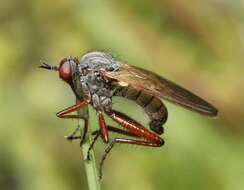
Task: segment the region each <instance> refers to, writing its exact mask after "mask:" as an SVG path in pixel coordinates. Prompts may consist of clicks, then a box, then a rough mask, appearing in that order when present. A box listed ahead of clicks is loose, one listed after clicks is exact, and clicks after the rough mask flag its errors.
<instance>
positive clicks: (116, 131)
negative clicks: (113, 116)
mask: <svg viewBox="0 0 244 190" xmlns="http://www.w3.org/2000/svg"><path fill="white" fill-rule="evenodd" d="M107 128H108V131H111V132H115V133H118V134H122V135H127V136H131V137H138V136H136V135H135V134H133V133H130V132H129V131H125V130H122V129H119V128H115V127H112V126H107ZM92 135H95V137H94V138H93V140H92V143H91V145H90V147H89V148H88V151H87V158H86V159H87V160H89V159H90V151H91V149H92V148H93V146H94V144H95V142H96V141H97V139H98V137H99V135H101V133H100V130H96V131H93V132H92Z"/></svg>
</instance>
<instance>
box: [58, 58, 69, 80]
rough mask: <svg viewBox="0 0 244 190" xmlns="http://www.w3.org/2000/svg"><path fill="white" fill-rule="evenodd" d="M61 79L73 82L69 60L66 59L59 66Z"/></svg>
mask: <svg viewBox="0 0 244 190" xmlns="http://www.w3.org/2000/svg"><path fill="white" fill-rule="evenodd" d="M59 77H60V78H61V79H63V80H64V81H66V82H71V81H72V69H71V64H70V62H69V60H68V59H67V58H64V59H63V60H62V61H61V62H60V65H59Z"/></svg>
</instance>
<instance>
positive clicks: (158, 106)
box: [114, 87, 168, 134]
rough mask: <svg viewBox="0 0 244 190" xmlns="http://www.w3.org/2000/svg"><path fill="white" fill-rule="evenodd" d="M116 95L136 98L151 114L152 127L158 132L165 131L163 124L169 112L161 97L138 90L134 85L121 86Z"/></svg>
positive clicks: (131, 98) (148, 113) (150, 124)
mask: <svg viewBox="0 0 244 190" xmlns="http://www.w3.org/2000/svg"><path fill="white" fill-rule="evenodd" d="M114 95H115V96H122V97H125V98H127V99H130V100H134V101H135V102H136V103H137V104H138V105H140V106H141V107H142V108H143V109H144V110H145V112H146V113H147V115H148V116H149V118H150V120H151V121H150V123H149V126H150V129H151V130H152V131H154V132H155V133H157V134H162V133H163V127H162V125H163V124H164V123H165V122H166V120H167V117H168V112H167V108H166V107H165V105H164V104H163V103H162V101H161V100H160V99H159V98H157V97H155V96H151V95H148V94H145V93H144V92H143V91H139V90H136V89H134V88H132V87H120V88H118V89H117V90H116V92H115V94H114Z"/></svg>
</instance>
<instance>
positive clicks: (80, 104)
mask: <svg viewBox="0 0 244 190" xmlns="http://www.w3.org/2000/svg"><path fill="white" fill-rule="evenodd" d="M88 104H89V101H86V100H83V101H80V102H78V103H77V104H75V105H73V106H70V107H68V108H66V109H64V110H62V111H60V112H58V113H57V114H56V115H57V116H58V117H60V118H64V119H83V120H84V132H83V135H82V137H81V136H75V134H76V133H77V132H78V130H79V129H80V126H79V125H78V127H77V128H76V130H75V131H74V132H73V133H72V134H71V135H69V136H67V137H66V138H67V139H68V140H74V139H81V141H80V145H81V144H82V143H83V142H84V140H85V137H86V133H87V127H88V121H87V118H84V117H81V116H79V115H72V114H71V115H67V114H69V113H72V112H74V111H77V110H79V109H81V108H85V107H86V106H88Z"/></svg>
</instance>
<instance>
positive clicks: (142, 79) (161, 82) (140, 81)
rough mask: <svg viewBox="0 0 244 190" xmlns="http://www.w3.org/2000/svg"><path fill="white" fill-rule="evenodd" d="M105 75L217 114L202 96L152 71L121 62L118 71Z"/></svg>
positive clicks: (155, 94) (208, 112) (202, 112)
mask: <svg viewBox="0 0 244 190" xmlns="http://www.w3.org/2000/svg"><path fill="white" fill-rule="evenodd" d="M103 75H105V77H106V78H108V79H110V80H113V81H114V82H116V83H118V85H120V86H131V87H133V88H135V89H137V90H142V91H144V92H145V93H147V94H150V95H153V96H157V97H160V98H163V99H165V100H168V101H170V102H173V103H175V104H178V105H180V106H183V107H185V108H188V109H190V110H192V111H196V112H198V113H201V114H204V115H208V116H216V115H217V113H218V110H217V109H216V108H215V107H214V106H212V105H211V104H209V103H208V102H206V101H205V100H203V99H202V98H200V97H198V96H197V95H195V94H193V93H192V92H189V91H188V90H186V89H184V88H182V87H180V86H179V85H177V84H175V83H173V82H171V81H169V80H167V79H165V78H163V77H161V76H159V75H157V74H155V73H153V72H151V71H147V70H144V69H141V68H138V67H134V66H130V65H127V64H122V63H121V67H120V69H119V70H118V71H114V72H107V71H106V72H104V73H103Z"/></svg>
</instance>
